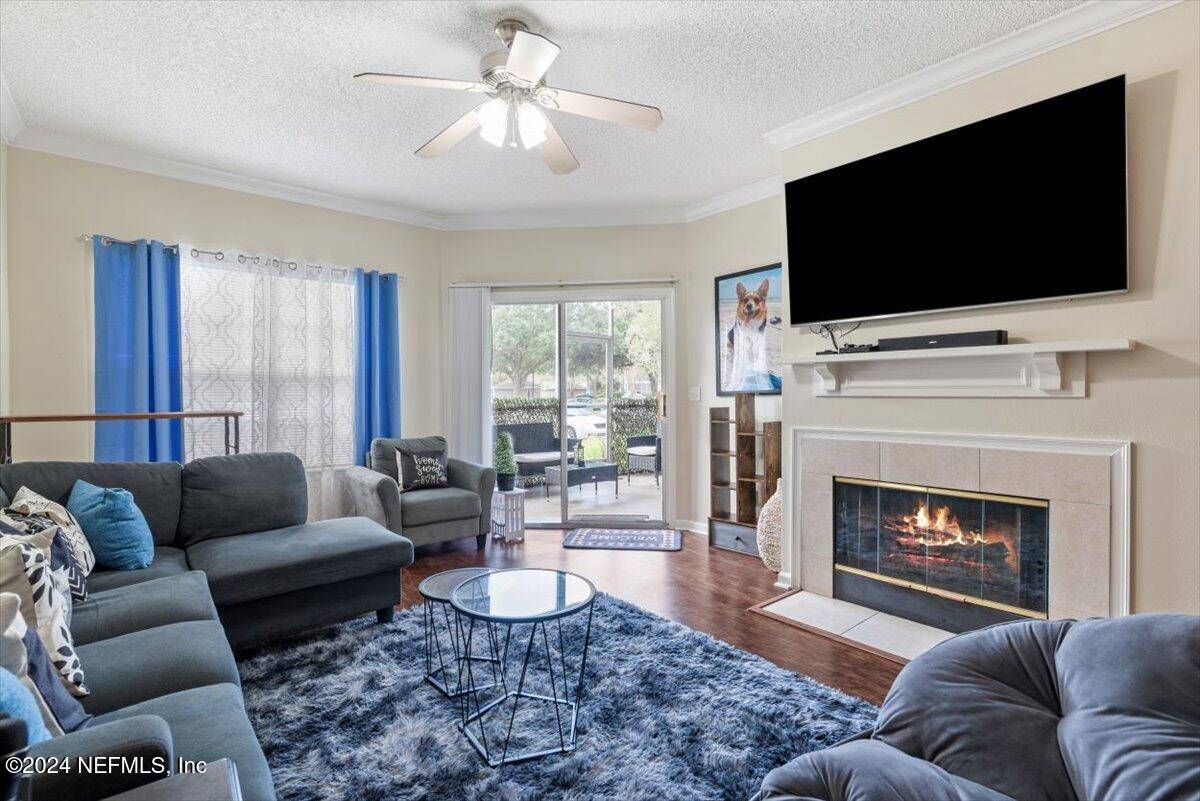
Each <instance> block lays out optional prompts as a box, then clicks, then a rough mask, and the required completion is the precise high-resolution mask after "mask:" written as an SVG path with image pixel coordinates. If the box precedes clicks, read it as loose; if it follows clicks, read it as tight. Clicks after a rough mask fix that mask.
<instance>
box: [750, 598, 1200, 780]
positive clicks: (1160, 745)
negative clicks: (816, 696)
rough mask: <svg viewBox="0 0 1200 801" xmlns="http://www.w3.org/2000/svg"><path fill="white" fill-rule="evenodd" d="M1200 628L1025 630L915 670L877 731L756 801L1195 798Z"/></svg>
mask: <svg viewBox="0 0 1200 801" xmlns="http://www.w3.org/2000/svg"><path fill="white" fill-rule="evenodd" d="M1198 687H1200V617H1196V616H1194V615H1163V614H1143V615H1131V616H1129V617H1121V618H1113V619H1111V620H1107V619H1094V620H1083V621H1079V622H1075V621H1071V620H1049V621H1046V620H1026V621H1021V622H1015V623H1003V624H1000V625H997V626H992V627H990V628H986V629H980V630H978V631H973V632H970V633H968V634H960V635H959V636H957V637H954V638H952V639H949V640H947V641H946V642H944V643H941V644H940V645H937V646H935V647H934V648H932V649H930V650H929V651H926V652H925V653H923V654H921V655H920V656H918V657H917V658H916V659H914V660H913V661H911V662H909V663H908V665H907V666H906V667H905V668H904V670H902V671H900V675H899V676H897V677H896V682H895V683H894V684H893V685H892V689H891V690H890V691H889V692H888V695H887V698H885V699H884V702H883V706H882V707H880V710H879V718H878V719H877V720H876V722H875V727H874V729H872V730H869V731H866V732H863V733H862V734H860V735H859V736H857V737H854V738H851V739H850V740H847V741H844V742H842V743H841V744H839V745H836V746H834V747H832V748H827V749H825V750H823V751H813V752H811V753H808V754H804V755H803V756H800V757H798V758H796V759H794V760H792V761H791V762H789V763H787V764H785V765H783V766H781V767H778V768H776V769H775V770H773V771H771V772H770V773H768V774H767V777H766V779H765V780H764V781H763V784H762V790H761V791H760V792H759V793H758V795H756V796H754V799H753V801H853V800H854V799H864V798H869V799H872V801H904V799H915V798H920V799H946V801H966V799H970V801H1011V799H1044V800H1045V801H1050V799H1076V798H1079V799H1112V800H1113V801H1117V800H1118V799H1119V800H1120V801H1124V800H1125V799H1130V800H1132V799H1135V798H1136V799H1144V800H1145V801H1168V800H1169V799H1184V798H1193V799H1194V798H1200V692H1197V689H1198Z"/></svg>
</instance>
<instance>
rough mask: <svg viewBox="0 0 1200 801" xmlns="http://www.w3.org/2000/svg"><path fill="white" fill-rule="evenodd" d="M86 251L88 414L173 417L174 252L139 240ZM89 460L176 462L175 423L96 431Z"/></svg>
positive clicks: (177, 388) (177, 382)
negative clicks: (90, 344)
mask: <svg viewBox="0 0 1200 801" xmlns="http://www.w3.org/2000/svg"><path fill="white" fill-rule="evenodd" d="M92 243H93V245H92V248H93V249H92V259H93V265H94V270H93V272H94V276H95V304H96V412H97V413H98V414H99V413H104V412H178V411H181V409H182V403H183V380H182V372H181V370H180V333H179V330H180V325H179V253H178V251H177V250H173V249H167V248H165V247H164V246H163V243H162V242H153V241H151V242H147V241H146V240H145V239H139V240H138V241H137V242H133V243H128V244H127V243H123V242H115V241H112V240H108V239H105V238H103V237H101V236H95V237H93V238H92ZM95 459H96V461H97V462H168V461H176V462H181V461H183V423H182V421H180V420H135V421H121V422H115V421H109V422H103V423H97V424H96V453H95Z"/></svg>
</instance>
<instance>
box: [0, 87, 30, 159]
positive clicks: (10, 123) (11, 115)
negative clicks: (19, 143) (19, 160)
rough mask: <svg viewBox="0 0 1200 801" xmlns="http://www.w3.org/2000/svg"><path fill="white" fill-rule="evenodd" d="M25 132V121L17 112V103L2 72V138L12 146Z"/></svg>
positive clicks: (0, 104)
mask: <svg viewBox="0 0 1200 801" xmlns="http://www.w3.org/2000/svg"><path fill="white" fill-rule="evenodd" d="M24 130H25V120H23V119H21V112H20V111H19V110H17V104H16V101H14V100H13V96H12V92H11V91H10V90H9V88H8V81H7V80H6V79H5V77H4V73H3V72H0V138H2V139H3V140H4V141H5V142H7V143H9V144H12V141H13V140H14V139H16V138H17V137H18V136H20V134H21V131H24Z"/></svg>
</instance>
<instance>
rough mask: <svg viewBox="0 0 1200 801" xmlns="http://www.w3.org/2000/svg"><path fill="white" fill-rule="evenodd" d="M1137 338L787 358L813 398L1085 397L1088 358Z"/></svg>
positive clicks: (1119, 348)
mask: <svg viewBox="0 0 1200 801" xmlns="http://www.w3.org/2000/svg"><path fill="white" fill-rule="evenodd" d="M1136 344H1137V343H1135V342H1134V341H1133V340H1131V339H1090V340H1076V341H1068V342H1015V343H1012V344H1009V345H986V346H981V347H973V348H929V349H924V350H891V351H871V352H868V353H828V354H825V355H820V356H816V355H814V356H796V357H791V358H785V359H784V360H783V363H784V364H790V365H792V366H793V367H796V368H803V367H808V368H811V370H812V375H813V395H814V396H815V397H822V398H838V397H843V398H844V397H860V398H861V397H876V398H888V397H892V398H895V397H909V398H913V397H915V398H1082V397H1086V395H1087V354H1088V353H1089V352H1101V351H1128V350H1133V348H1134V346H1135V345H1136Z"/></svg>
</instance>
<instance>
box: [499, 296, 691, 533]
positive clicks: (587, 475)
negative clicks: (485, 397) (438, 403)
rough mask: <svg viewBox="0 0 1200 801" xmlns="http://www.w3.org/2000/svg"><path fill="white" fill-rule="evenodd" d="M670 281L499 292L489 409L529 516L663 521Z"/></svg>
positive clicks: (582, 521)
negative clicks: (666, 284) (510, 445)
mask: <svg viewBox="0 0 1200 801" xmlns="http://www.w3.org/2000/svg"><path fill="white" fill-rule="evenodd" d="M670 300H671V298H670V290H669V288H655V289H642V290H627V289H622V290H611V289H610V290H607V291H600V290H573V291H571V290H555V291H552V292H551V291H546V292H522V293H501V292H494V293H493V296H492V302H493V307H492V398H493V401H492V411H493V422H494V424H495V430H496V432H497V433H501V432H503V433H508V434H510V435H511V436H512V437H513V442H514V452H515V454H516V461H517V464H518V470H519V477H518V485H519V486H522V487H524V488H525V490H526V492H527V495H526V499H525V515H526V522H527V523H528V524H530V525H542V526H546V527H555V528H557V527H563V526H566V527H574V526H597V527H603V526H609V527H639V526H659V525H663V523H664V521H665V520H666V519H667V517H668V514H669V510H668V509H667V503H666V498H667V497H668V496H667V495H666V492H665V489H666V487H667V486H668V479H667V475H666V474H667V473H669V467H670V465H669V460H665V459H664V454H666V453H668V451H667V449H666V447H665V444H666V442H667V439H668V433H667V432H668V428H669V426H668V422H669V421H667V420H666V419H665V417H664V416H663V415H662V414H660V412H661V411H662V410H664V409H665V404H664V403H662V397H663V395H662V393H663V391H664V387H665V385H666V381H665V379H666V376H667V375H668V374H669V369H668V368H669V365H668V364H667V363H666V359H665V358H664V357H665V354H667V353H669V349H668V348H665V347H664V340H665V339H666V335H667V332H668V328H667V325H666V323H667V318H668V316H669V311H670V308H671V303H670Z"/></svg>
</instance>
